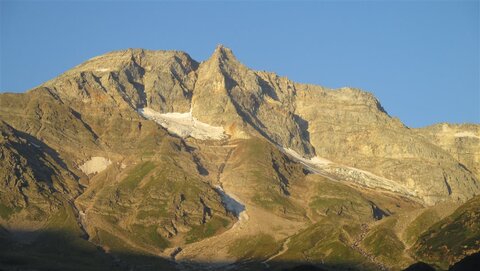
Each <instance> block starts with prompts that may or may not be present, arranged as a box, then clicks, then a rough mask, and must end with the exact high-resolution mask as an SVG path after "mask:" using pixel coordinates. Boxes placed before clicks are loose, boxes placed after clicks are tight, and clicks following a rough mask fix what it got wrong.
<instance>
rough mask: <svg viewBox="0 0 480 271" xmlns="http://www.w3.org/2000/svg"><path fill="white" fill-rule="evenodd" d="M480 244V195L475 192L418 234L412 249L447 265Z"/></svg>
mask: <svg viewBox="0 0 480 271" xmlns="http://www.w3.org/2000/svg"><path fill="white" fill-rule="evenodd" d="M479 247H480V196H476V197H474V198H472V199H470V200H469V201H468V202H466V203H465V204H463V205H462V206H460V207H459V208H458V209H457V210H455V212H454V213H453V214H452V215H450V216H448V217H446V218H444V219H442V220H441V221H439V222H438V223H436V224H434V225H433V226H431V227H430V228H429V229H428V230H427V231H426V232H424V233H423V234H422V235H421V236H420V237H419V238H418V241H417V242H416V243H415V245H414V247H413V250H414V251H415V252H416V254H417V256H418V257H419V258H421V259H422V260H424V261H426V262H430V263H437V264H438V265H439V266H440V267H441V268H447V267H448V266H449V265H451V264H453V263H454V262H457V261H459V260H460V259H461V258H463V257H464V256H465V255H468V254H471V253H474V252H476V251H478V248H479Z"/></svg>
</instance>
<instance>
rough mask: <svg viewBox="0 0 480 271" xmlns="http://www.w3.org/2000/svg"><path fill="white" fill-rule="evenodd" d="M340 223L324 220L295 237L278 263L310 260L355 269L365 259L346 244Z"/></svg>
mask: <svg viewBox="0 0 480 271" xmlns="http://www.w3.org/2000/svg"><path fill="white" fill-rule="evenodd" d="M342 228H343V227H342V224H341V222H335V220H330V219H324V220H322V221H321V222H318V223H316V224H314V225H312V226H310V227H308V228H307V229H305V230H303V231H302V232H300V233H298V234H297V235H295V236H293V237H292V238H291V240H290V243H289V246H288V247H289V249H288V250H287V251H286V252H285V253H284V254H283V255H281V256H280V257H279V258H278V259H277V260H279V261H298V260H302V259H303V260H306V259H308V260H310V261H314V262H323V263H324V264H325V265H338V264H341V265H342V266H345V267H346V268H349V267H357V266H358V265H360V264H362V263H363V262H364V261H365V259H364V258H363V256H362V255H361V254H359V253H358V252H357V251H355V250H353V249H352V248H350V247H349V245H348V244H347V243H346V241H345V240H346V239H347V237H346V235H345V233H344V232H343V229H342Z"/></svg>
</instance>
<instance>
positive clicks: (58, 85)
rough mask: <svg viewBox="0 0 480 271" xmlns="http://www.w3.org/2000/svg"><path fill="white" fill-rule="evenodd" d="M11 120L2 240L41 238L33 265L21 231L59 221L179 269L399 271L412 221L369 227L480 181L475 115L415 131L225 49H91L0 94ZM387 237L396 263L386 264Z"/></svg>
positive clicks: (4, 122) (111, 249) (134, 255)
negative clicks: (304, 265)
mask: <svg viewBox="0 0 480 271" xmlns="http://www.w3.org/2000/svg"><path fill="white" fill-rule="evenodd" d="M0 132H1V135H2V137H1V138H0V166H1V168H0V181H1V183H0V193H1V194H0V196H1V197H0V226H1V227H0V239H2V238H4V237H3V236H7V237H5V238H7V239H8V244H14V245H15V247H18V249H17V250H15V249H14V250H12V251H11V252H9V253H13V254H9V255H11V257H12V258H15V257H17V258H18V257H20V258H21V257H25V253H24V251H26V250H24V249H26V248H28V249H31V250H28V251H29V252H28V253H27V254H28V255H29V256H28V257H27V258H26V260H27V261H30V260H32V261H33V262H34V264H32V266H31V267H32V268H33V267H35V266H36V264H35V261H37V260H38V259H40V258H42V256H41V255H43V254H42V253H43V252H42V251H43V250H42V249H39V250H35V249H33V248H31V247H23V245H22V244H23V243H22V242H23V241H24V240H23V239H22V238H23V237H22V238H20V239H22V240H20V239H19V238H18V236H24V235H28V234H26V233H25V232H23V231H27V230H28V231H33V232H35V234H37V233H38V232H39V231H40V230H43V231H47V230H48V232H49V233H51V232H50V231H51V230H52V229H55V230H58V229H61V230H62V231H65V232H67V233H68V234H67V235H66V236H69V237H68V238H70V239H71V240H77V239H78V238H80V237H79V236H81V238H83V239H85V240H87V241H88V242H87V245H88V247H89V248H88V249H92V250H96V248H95V246H99V247H101V248H102V249H103V250H104V251H106V252H108V253H112V254H113V255H116V256H115V257H117V256H118V257H120V258H122V259H128V261H129V263H128V264H124V263H123V262H122V261H120V260H118V259H116V260H115V262H116V264H118V265H120V267H121V268H120V269H130V267H131V265H129V264H130V263H132V261H133V263H135V260H138V262H140V263H143V262H144V261H146V262H150V261H151V260H152V259H147V258H144V257H143V256H144V255H153V256H154V258H155V259H161V261H160V263H155V264H159V265H156V266H157V267H159V266H161V267H165V268H166V266H168V268H174V267H172V266H173V264H171V262H169V261H170V260H178V261H181V264H182V266H181V268H180V269H182V270H183V269H186V270H188V269H189V268H190V269H192V270H196V269H197V267H198V266H196V265H193V266H190V264H191V262H194V261H197V262H198V263H202V264H207V263H208V261H218V264H223V265H225V264H229V263H232V262H236V261H242V262H244V263H245V264H251V265H252V266H253V267H254V268H257V269H259V270H261V268H259V267H258V266H261V267H262V268H263V267H265V266H266V267H270V266H274V268H277V269H278V268H280V267H283V265H282V264H279V265H277V266H275V261H274V259H276V258H278V259H280V260H281V262H289V261H292V263H293V262H295V261H298V260H299V259H304V258H302V257H307V258H308V259H311V260H312V261H313V262H312V263H313V264H318V265H319V266H322V267H324V265H323V263H324V262H326V263H327V265H325V266H327V267H328V266H333V267H335V266H341V267H344V268H349V267H352V266H357V265H359V266H362V268H364V269H366V270H376V269H378V268H381V269H385V268H387V267H388V268H393V269H399V268H401V267H402V268H403V267H405V266H406V265H407V264H409V263H410V264H411V262H410V261H411V259H412V258H411V257H412V255H410V254H409V253H410V252H408V251H407V250H406V246H404V245H403V243H402V242H403V240H402V238H401V234H398V233H397V232H395V231H394V230H393V229H392V228H391V227H385V228H378V227H377V228H376V230H375V231H373V232H370V233H368V232H367V231H368V229H369V228H368V225H367V224H369V223H374V221H376V220H379V219H383V218H385V217H390V216H391V218H390V220H388V221H390V222H392V221H394V222H395V223H393V222H392V224H395V225H402V223H408V221H409V220H408V217H409V216H414V214H415V211H416V210H417V209H418V208H423V207H427V209H428V208H436V207H435V205H436V204H439V203H441V202H447V203H448V204H451V205H453V204H457V203H462V202H465V201H467V200H468V199H470V198H472V197H474V196H475V195H478V194H480V183H479V178H480V164H479V163H480V126H479V125H476V124H469V125H450V124H439V125H434V126H431V127H426V128H422V129H410V128H408V127H406V126H405V125H403V124H402V123H401V121H400V120H398V119H396V118H392V117H391V116H389V115H388V114H387V113H386V111H385V110H384V109H383V108H382V106H381V105H380V103H379V101H378V100H376V99H375V97H374V96H373V95H371V94H369V93H367V92H363V91H361V90H358V89H354V88H341V89H328V88H324V87H320V86H314V85H306V84H300V83H295V82H292V81H290V80H289V79H288V78H285V77H279V76H277V75H276V74H274V73H270V72H263V71H254V70H251V69H249V68H247V67H246V66H245V65H243V64H242V63H240V62H239V61H238V60H237V59H236V58H235V56H234V55H233V53H232V51H231V50H230V49H228V48H225V47H223V46H218V47H217V48H216V50H215V51H214V53H213V55H212V56H211V57H210V58H209V59H208V60H206V61H204V62H200V63H199V62H196V61H195V60H193V59H191V58H190V56H189V55H188V54H186V53H183V52H178V51H148V50H141V49H129V50H125V51H116V52H112V53H108V54H105V55H102V56H99V57H95V58H92V59H90V60H88V61H87V62H85V63H83V64H81V65H79V66H76V67H74V68H72V69H71V70H69V71H67V72H65V73H64V74H62V75H60V76H59V77H57V78H55V79H52V80H50V81H48V82H45V83H44V84H42V85H41V86H39V87H37V88H35V89H32V90H30V91H28V92H26V93H23V94H8V93H6V94H0ZM226 198H230V199H235V201H236V202H238V204H239V206H241V212H239V211H238V210H237V209H235V210H234V211H232V208H230V207H231V206H230V205H231V204H228V203H226V202H225V199H226ZM469 204H470V205H472V203H469ZM475 204H477V201H473V205H475ZM470 205H469V206H470ZM229 206H230V207H229ZM428 206H434V207H428ZM475 206H476V205H475ZM428 210H430V209H428ZM410 212H413V213H414V214H411V213H410ZM398 214H401V215H398ZM403 214H408V215H404V216H402V215H403ZM436 219H437V220H439V219H440V218H439V217H437V218H436ZM404 220H405V221H406V222H404ZM390 222H388V223H390ZM397 222H398V223H397ZM388 223H384V224H385V225H390V224H388ZM365 225H367V226H365ZM382 225H383V224H382ZM429 225H431V224H429ZM20 226H21V227H20ZM19 227H20V228H21V230H22V233H21V234H16V233H15V232H16V231H19V230H20V228H19ZM419 228H420V229H423V228H422V227H420V226H419ZM423 230H426V229H423ZM4 232H6V234H4ZM297 233H300V234H299V235H296V234H297ZM377 233H378V234H377ZM420 233H422V231H420V230H419V232H418V233H417V235H419V234H420ZM476 233H477V229H475V230H474V232H473V233H472V236H477V235H475V234H476ZM10 235H11V236H10ZM50 235H52V234H50ZM53 235H56V233H55V234H53ZM417 235H410V236H409V238H410V239H409V240H410V241H411V240H416V239H415V238H417V237H418V236H417ZM12 236H13V237H12ZM62 236H63V235H62ZM294 236H296V237H294ZM319 236H330V237H328V238H326V239H322V240H320V239H318V238H320V237H319ZM365 236H367V237H368V240H367V239H366V240H363V239H365ZM382 236H387V237H388V238H389V239H388V240H390V245H392V247H393V248H395V250H394V251H395V253H396V254H395V255H394V256H395V257H396V256H398V257H400V258H401V259H402V260H401V261H400V262H393V261H387V260H385V261H383V260H382V261H383V262H378V261H379V260H378V259H388V257H389V256H388V255H386V254H385V255H384V254H382V253H384V251H383V250H382V249H378V247H377V245H378V242H377V241H378V240H383V239H385V238H383V237H382ZM68 238H67V239H68ZM312 238H313V239H315V240H317V239H318V240H317V241H315V242H314V243H311V242H312V241H311V240H313V239H312ZM322 238H323V237H322ZM2 240H3V239H2ZM39 240H40V239H39ZM45 240H46V239H45ZM85 240H83V241H85ZM252 240H253V241H252ZM37 241H38V240H37ZM40 241H41V240H40ZM40 241H38V243H39V244H41V243H42V242H40ZM85 242H86V241H85ZM252 242H253V243H252ZM34 243H35V242H34ZM73 243H76V241H73ZM246 244H248V245H246ZM250 244H252V245H250ZM255 244H256V245H255ZM289 246H290V247H289ZM260 247H261V248H260ZM0 248H2V244H1V242H0ZM72 249H73V248H72ZM76 249H77V248H75V249H73V250H74V251H76ZM79 249H80V250H79V251H82V249H83V248H79ZM472 251H473V250H472ZM470 252H471V251H470ZM470 252H469V253H470ZM36 253H39V254H36ZM441 253H442V252H441V251H440V252H438V255H435V257H436V258H435V257H433V258H432V259H434V260H433V261H436V260H435V259H440V258H441V257H443V256H444V255H443V254H441ZM80 254H81V252H80ZM19 255H20V256H19ZM102 255H103V256H105V255H104V254H102ZM102 255H100V256H101V257H100V256H99V257H100V258H99V261H103V259H104V258H103V256H102ZM142 255H143V256H142ZM345 255H347V256H348V257H347V258H348V263H344V262H339V260H338V259H345V257H346V256H345ZM372 255H375V256H372ZM153 256H152V257H153ZM377 256H378V257H377ZM437 256H438V257H437ZM29 257H30V258H29ZM71 257H72V258H68V260H67V265H68V263H70V261H71V263H74V262H76V261H77V260H78V259H82V257H81V256H78V255H72V256H71ZM289 257H293V258H289ZM295 257H296V258H295ZM376 257H377V258H376ZM392 257H393V256H392ZM107 258H108V257H107ZM426 258H428V257H426ZM21 259H23V258H21ZM259 259H260V260H261V261H262V262H261V264H260V263H256V264H257V265H255V261H256V260H259ZM458 259H460V257H456V258H455V259H452V261H453V260H455V261H456V260H458ZM45 261H46V263H45V264H46V266H47V269H48V267H50V265H49V262H48V259H47V260H45ZM2 263H3V262H2V258H1V255H0V269H2V268H3V267H4V266H2ZM329 264H330V265H329ZM139 265H141V264H139ZM134 266H136V264H134ZM7 267H8V266H7ZM208 268H210V267H208ZM208 268H207V269H208ZM219 268H220V269H221V267H219ZM7 269H8V268H7ZM147 269H148V268H147Z"/></svg>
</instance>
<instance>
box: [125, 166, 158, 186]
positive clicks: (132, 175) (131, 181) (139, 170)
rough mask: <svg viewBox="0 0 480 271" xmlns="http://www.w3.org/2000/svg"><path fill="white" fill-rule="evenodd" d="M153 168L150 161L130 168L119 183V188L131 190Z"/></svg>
mask: <svg viewBox="0 0 480 271" xmlns="http://www.w3.org/2000/svg"><path fill="white" fill-rule="evenodd" d="M154 168H155V164H154V163H153V162H151V161H147V162H143V163H141V164H139V165H137V166H136V167H135V168H134V169H132V170H131V171H130V172H129V174H128V175H127V177H126V178H125V179H123V180H122V182H121V183H120V188H122V189H128V190H133V189H135V187H137V185H138V183H139V182H140V181H141V180H142V179H143V178H145V176H146V175H147V174H148V173H150V171H152V169H154Z"/></svg>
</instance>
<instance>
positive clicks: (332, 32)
mask: <svg viewBox="0 0 480 271" xmlns="http://www.w3.org/2000/svg"><path fill="white" fill-rule="evenodd" d="M0 1H1V6H0V9H1V10H0V12H1V14H0V22H1V26H0V27H1V33H0V46H1V47H0V57H1V63H0V64H1V65H0V91H14V92H22V91H25V90H28V89H30V88H32V87H34V86H37V85H39V84H41V83H42V82H44V81H46V80H49V79H51V78H53V77H56V76H58V75H59V74H61V73H62V72H64V71H66V70H68V69H69V68H71V67H73V66H76V65H78V64H80V63H81V62H83V61H85V60H87V59H89V58H91V57H94V56H96V55H100V54H103V53H106V52H108V51H112V50H118V49H125V48H132V47H133V48H146V49H176V50H182V51H186V52H187V53H189V54H190V55H191V56H192V57H193V58H194V59H196V60H198V61H202V60H205V59H207V58H208V57H209V56H210V54H211V53H212V52H213V50H214V48H215V46H216V45H217V44H219V43H221V44H224V45H225V46H227V47H229V48H231V49H232V50H233V52H234V53H235V55H236V56H237V58H238V59H239V60H240V61H241V62H243V63H244V64H246V65H247V66H249V67H251V68H254V69H259V70H268V71H274V72H276V73H278V74H279V75H282V76H288V77H289V78H290V79H292V80H294V81H298V82H304V83H313V84H319V85H323V86H326V87H332V88H338V87H342V86H351V87H358V88H361V89H363V90H366V91H370V92H372V93H374V94H375V95H376V97H377V98H378V99H379V100H380V102H381V103H382V105H383V107H384V108H385V109H386V110H387V112H389V114H390V115H392V116H396V117H399V118H400V119H401V120H402V121H403V122H404V123H405V124H407V125H408V126H411V127H420V126H425V125H429V124H433V123H437V122H443V121H446V122H455V123H462V122H474V123H480V78H479V76H480V44H479V35H480V29H479V28H480V27H479V25H480V18H479V10H480V7H479V1H478V0H476V1H395V2H392V1H389V2H386V1H385V2H382V1H348V2H346V1H342V2H338V1H326V2H313V1H309V2H299V1H295V2H293V1H292V2H288V1H281V2H278V1H268V2H261V3H258V2H253V1H243V2H237V1H228V2H227V1H224V2H222V1H211V2H208V1H196V2H187V1H181V2H178V1H177V2H174V1H170V2H154V1H147V2H139V1H122V2H113V1H84V2H80V1H76V2H72V1H63V2H61V1H4V0H0ZM319 110H321V108H319Z"/></svg>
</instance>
